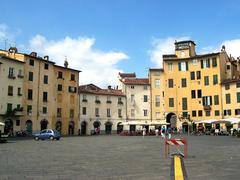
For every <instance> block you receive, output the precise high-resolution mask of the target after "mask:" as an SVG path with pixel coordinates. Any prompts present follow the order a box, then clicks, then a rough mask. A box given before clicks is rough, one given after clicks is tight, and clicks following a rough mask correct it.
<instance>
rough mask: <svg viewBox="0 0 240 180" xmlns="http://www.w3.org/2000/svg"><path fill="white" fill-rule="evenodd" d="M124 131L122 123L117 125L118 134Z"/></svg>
mask: <svg viewBox="0 0 240 180" xmlns="http://www.w3.org/2000/svg"><path fill="white" fill-rule="evenodd" d="M122 131H123V125H122V124H121V122H119V123H118V124H117V134H119V133H121V132H122Z"/></svg>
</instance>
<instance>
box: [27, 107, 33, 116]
mask: <svg viewBox="0 0 240 180" xmlns="http://www.w3.org/2000/svg"><path fill="white" fill-rule="evenodd" d="M31 113H32V106H31V105H28V106H27V114H28V115H31Z"/></svg>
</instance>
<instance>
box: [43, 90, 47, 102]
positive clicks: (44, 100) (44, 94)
mask: <svg viewBox="0 0 240 180" xmlns="http://www.w3.org/2000/svg"><path fill="white" fill-rule="evenodd" d="M47 100H48V93H47V92H43V102H47Z"/></svg>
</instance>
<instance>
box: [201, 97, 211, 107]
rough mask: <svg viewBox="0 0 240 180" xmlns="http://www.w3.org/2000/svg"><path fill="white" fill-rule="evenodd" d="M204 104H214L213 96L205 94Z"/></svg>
mask: <svg viewBox="0 0 240 180" xmlns="http://www.w3.org/2000/svg"><path fill="white" fill-rule="evenodd" d="M202 100H203V106H210V105H212V96H203V97H202Z"/></svg>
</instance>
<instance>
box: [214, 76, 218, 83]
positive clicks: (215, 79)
mask: <svg viewBox="0 0 240 180" xmlns="http://www.w3.org/2000/svg"><path fill="white" fill-rule="evenodd" d="M215 84H218V75H217V74H215V75H213V85H215Z"/></svg>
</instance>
